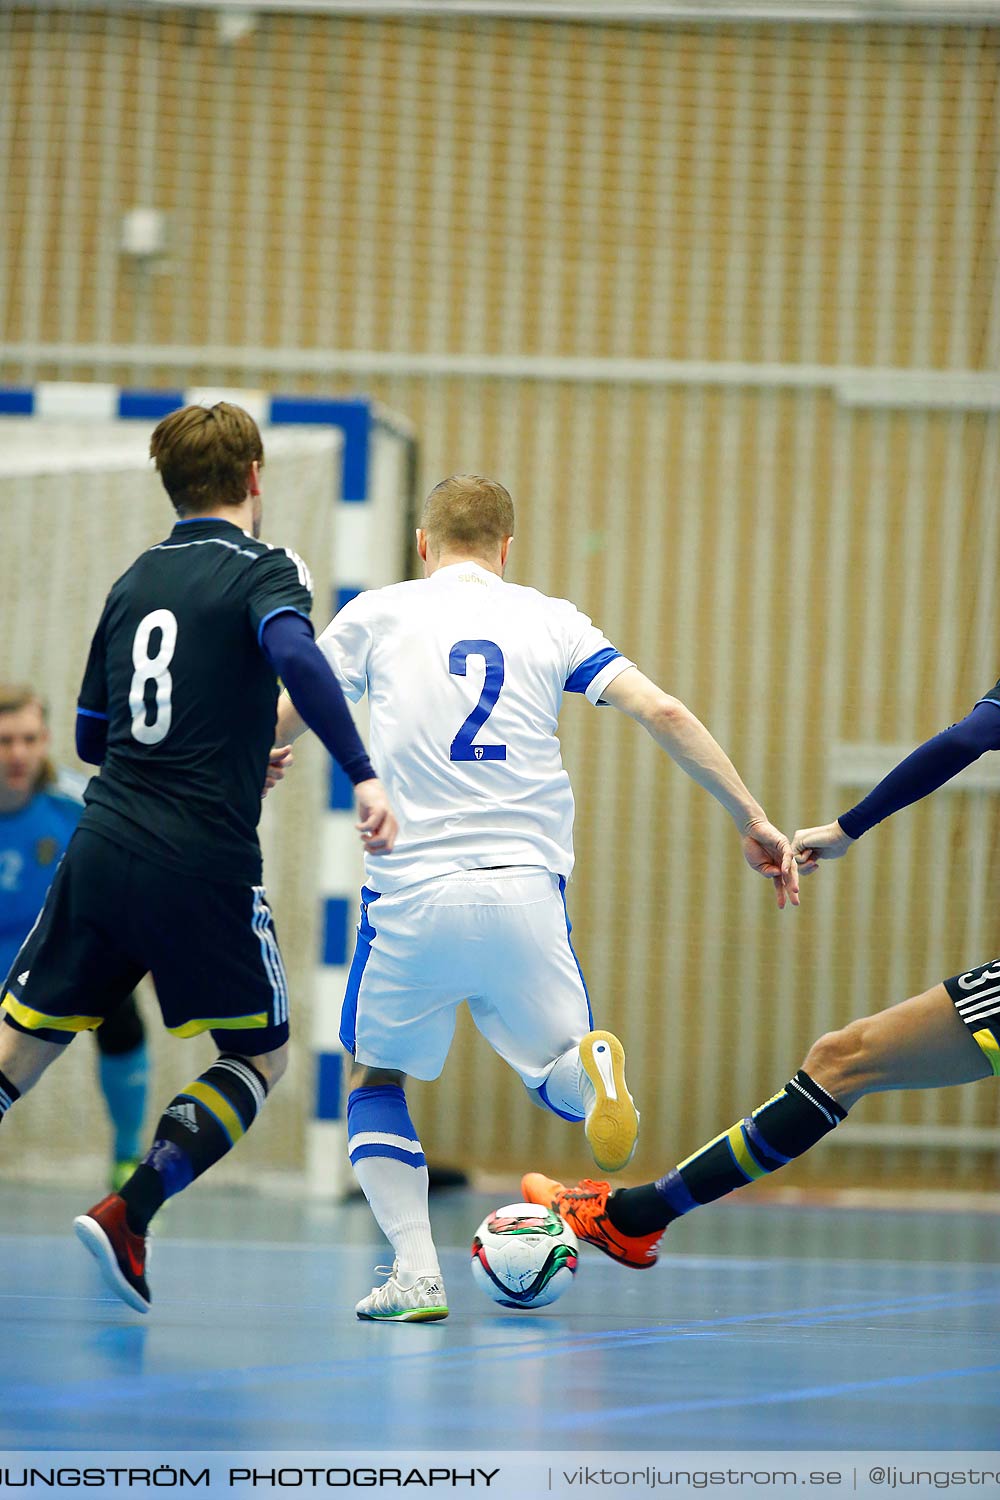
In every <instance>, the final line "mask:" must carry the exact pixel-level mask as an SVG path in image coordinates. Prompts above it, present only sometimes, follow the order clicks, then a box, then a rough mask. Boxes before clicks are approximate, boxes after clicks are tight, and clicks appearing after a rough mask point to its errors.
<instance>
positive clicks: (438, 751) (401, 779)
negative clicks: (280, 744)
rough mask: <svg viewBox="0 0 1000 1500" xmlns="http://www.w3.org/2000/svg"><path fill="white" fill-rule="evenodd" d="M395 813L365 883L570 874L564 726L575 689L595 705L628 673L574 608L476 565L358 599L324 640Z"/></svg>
mask: <svg viewBox="0 0 1000 1500" xmlns="http://www.w3.org/2000/svg"><path fill="white" fill-rule="evenodd" d="M319 646H320V649H321V650H322V651H323V653H324V655H325V656H326V658H327V660H328V661H329V662H330V665H331V667H332V668H333V670H334V672H335V673H336V675H337V678H338V680H339V681H340V683H341V686H342V687H343V689H344V692H345V693H346V695H347V697H348V698H350V699H351V700H352V702H357V700H358V699H359V698H360V697H361V696H362V694H363V693H365V692H366V691H367V693H368V696H369V706H370V710H371V754H372V760H373V762H374V765H375V767H376V770H377V772H378V774H379V776H381V778H382V780H383V781H384V783H385V786H386V790H387V791H388V794H389V799H390V801H391V803H392V806H393V808H394V810H395V812H396V815H397V817H398V818H399V825H400V833H399V839H398V841H397V844H396V847H395V849H394V850H393V852H392V854H390V855H388V856H383V857H380V858H379V859H378V860H374V859H372V860H369V861H367V864H366V872H367V875H366V878H367V882H368V884H369V886H371V887H372V889H374V890H378V891H386V892H388V891H395V890H401V889H402V888H403V887H405V886H408V885H413V884H415V883H416V882H418V881H421V880H430V879H434V878H435V877H437V876H440V875H445V874H451V873H453V872H455V871H457V870H467V869H476V868H480V867H482V866H489V865H498V866H499V865H540V866H543V867H544V868H545V869H548V870H551V871H552V872H553V873H554V874H557V875H564V876H565V875H569V873H570V871H571V869H572V867H573V810H574V808H573V793H572V790H571V789H570V783H569V777H568V776H567V774H566V771H565V770H564V769H563V764H562V757H561V755H560V749H559V741H558V739H557V737H556V725H557V721H558V717H559V708H560V704H561V702H562V695H563V693H564V692H576V693H584V694H585V695H586V696H587V697H588V698H589V699H590V701H591V702H592V703H597V702H599V700H600V696H601V693H602V692H603V691H604V689H605V688H606V687H607V686H608V684H609V683H610V682H612V681H613V680H614V678H615V677H617V676H618V675H619V673H621V672H623V671H625V669H626V668H628V667H631V666H632V665H633V663H632V662H630V661H629V660H628V659H627V658H626V657H623V656H622V655H621V653H620V652H618V651H616V650H615V648H614V646H612V645H611V643H610V641H608V640H607V639H606V638H605V636H603V635H602V634H601V632H600V631H599V630H598V629H597V628H596V627H595V626H594V625H593V624H591V622H590V620H589V619H588V618H587V616H586V615H584V614H581V612H580V611H579V610H578V609H577V608H576V606H575V605H573V604H571V603H570V602H569V601H568V600H566V599H550V598H549V597H548V596H547V595H545V594H540V593H539V592H538V591H537V590H536V589H529V588H522V587H520V586H519V585H517V584H510V583H505V582H504V581H503V580H502V579H501V578H498V577H497V576H496V574H494V573H491V572H490V571H489V570H488V569H487V568H482V567H480V566H479V565H478V564H476V563H454V564H452V565H450V566H449V567H446V568H440V569H438V571H437V572H436V573H434V574H433V575H432V576H431V577H430V578H428V579H421V580H419V581H416V582H410V583H398V584H393V585H391V586H390V587H388V588H383V589H373V590H371V591H370V592H368V593H364V594H360V595H359V596H358V597H357V598H356V599H353V600H351V601H350V603H348V604H346V605H345V606H344V607H343V609H341V611H340V612H339V614H338V615H337V616H336V617H335V619H334V620H333V621H331V623H330V624H329V625H328V626H327V628H326V630H325V631H324V632H323V634H322V635H321V636H320V637H319Z"/></svg>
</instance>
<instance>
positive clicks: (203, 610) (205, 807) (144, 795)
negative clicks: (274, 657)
mask: <svg viewBox="0 0 1000 1500" xmlns="http://www.w3.org/2000/svg"><path fill="white" fill-rule="evenodd" d="M311 607H312V580H311V578H310V577H309V572H308V569H307V568H306V566H305V564H304V563H303V562H302V560H301V558H299V557H298V556H297V555H296V554H295V553H294V552H290V551H286V550H285V549H282V548H277V547H270V546H268V544H267V543H266V542H259V541H255V540H254V539H253V538H252V537H251V536H250V535H249V534H248V533H247V532H244V531H241V530H240V529H239V527H237V526H234V525H232V524H231V523H230V522H228V521H222V520H218V519H215V518H208V517H206V518H198V519H196V520H190V521H179V522H178V523H177V525H176V526H175V527H174V529H173V531H172V532H171V534H170V536H169V537H168V538H167V539H166V541H163V542H160V543H159V544H158V545H157V546H155V547H151V548H150V549H149V551H147V552H144V553H143V554H142V556H141V557H139V558H138V559H137V561H136V562H134V563H133V564H132V566H131V567H130V568H129V570H128V572H127V573H125V574H123V575H122V577H121V578H119V579H118V581H117V583H116V584H115V585H114V587H113V588H112V590H111V592H110V594H109V595H108V599H107V603H106V604H105V607H104V613H103V614H102V616H101V620H100V623H99V625H98V627H97V631H96V633H95V635H94V639H93V642H92V643H91V648H90V657H89V660H88V662H87V670H86V673H85V674H84V679H83V686H82V688H81V690H80V699H79V710H78V711H79V712H80V713H82V714H85V715H91V716H94V717H97V718H106V719H107V721H108V749H107V755H106V757H105V760H104V764H103V766H102V768H101V772H100V775H99V776H95V777H94V778H93V780H92V781H91V782H90V785H89V786H88V788H87V791H86V793H85V795H84V801H85V802H86V804H87V806H86V810H85V812H84V815H83V818H82V820H81V825H80V826H81V827H86V828H90V829H91V830H92V831H93V832H94V833H98V834H103V835H104V836H105V837H107V838H109V839H112V840H113V841H114V842H116V843H119V844H122V845H124V846H125V847H126V848H129V849H132V850H134V851H135V852H136V853H139V854H144V855H146V856H147V858H153V859H156V860H158V861H159V862H160V863H161V864H163V865H165V866H167V867H168V868H171V869H175V870H178V871H182V872H184V873H187V874H191V875H200V876H202V877H204V878H207V879H212V880H226V881H239V882H250V883H251V884H253V883H255V882H257V881H258V880H259V879H260V872H261V859H260V845H259V842H258V839H257V823H258V820H259V818H260V799H261V790H262V787H263V784H264V775H265V770H266V765H267V757H268V751H269V750H270V747H271V743H272V740H273V736H274V725H275V712H276V704H277V680H276V677H275V674H274V671H273V669H272V667H271V666H270V664H269V662H268V660H267V658H266V657H265V656H264V653H263V651H262V649H261V645H260V639H261V632H262V630H263V627H264V625H265V624H266V622H267V621H268V620H269V619H270V618H271V616H272V615H275V614H281V613H284V612H286V611H289V610H291V611H294V612H295V613H297V614H301V615H304V616H305V617H306V618H308V616H309V611H310V609H311Z"/></svg>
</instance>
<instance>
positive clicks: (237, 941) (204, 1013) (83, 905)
mask: <svg viewBox="0 0 1000 1500" xmlns="http://www.w3.org/2000/svg"><path fill="white" fill-rule="evenodd" d="M145 974H151V975H152V977H153V982H154V984H155V986H156V994H157V998H158V1000H159V1003H160V1010H161V1012H162V1015H163V1023H164V1025H165V1026H166V1028H167V1030H168V1031H170V1032H172V1033H173V1034H174V1036H196V1035H198V1034H199V1033H200V1032H203V1031H210V1032H211V1033H212V1036H213V1037H214V1039H215V1041H216V1042H217V1043H218V1045H219V1046H220V1047H221V1048H222V1049H223V1050H224V1051H226V1052H237V1053H241V1054H242V1055H243V1056H245V1057H254V1056H257V1055H259V1054H262V1053H265V1052H274V1051H275V1050H276V1049H277V1048H278V1047H281V1046H283V1045H284V1043H285V1042H286V1041H287V1040H288V982H287V979H286V977H285V968H284V964H283V963H282V960H281V953H280V950H279V948H278V939H277V934H276V933H275V930H274V920H273V918H272V916H271V909H270V907H269V906H268V903H267V897H266V895H265V892H264V888H263V886H248V885H238V884H229V883H227V882H224V881H215V880H201V879H198V878H197V877H195V876H190V875H182V874H178V873H177V872H176V871H173V870H165V869H164V868H163V867H162V866H161V865H158V864H156V863H154V861H152V860H146V859H144V858H142V857H141V856H139V855H137V854H134V853H133V852H132V851H131V850H128V849H123V848H121V847H120V846H119V845H116V844H115V843H113V842H112V841H111V840H109V839H105V838H102V837H101V836H100V835H99V834H96V833H94V832H93V830H91V829H82V828H81V829H78V830H77V831H76V833H75V834H74V835H73V838H72V839H71V841H70V845H69V848H68V849H67V851H66V854H65V856H64V857H63V860H62V863H61V864H60V866H59V869H58V870H57V872H56V877H55V879H54V880H53V882H52V885H51V886H50V888H49V893H48V896H47V897H46V900H45V905H44V906H43V907H42V910H41V913H40V915H39V918H38V921H37V922H36V923H35V926H34V928H33V929H32V931H31V933H30V934H29V935H28V938H27V940H26V941H25V943H24V944H23V946H22V948H21V951H20V952H19V953H18V955H17V957H16V959H15V960H14V963H13V966H12V967H11V970H10V973H9V974H8V975H7V979H6V982H5V984H4V987H3V999H2V1009H3V1012H4V1020H5V1022H6V1023H7V1025H8V1026H13V1027H14V1028H15V1030H17V1031H25V1032H28V1033H30V1034H31V1035H32V1036H37V1037H40V1038H42V1039H43V1040H44V1041H47V1042H56V1043H60V1044H65V1043H68V1042H71V1041H72V1040H73V1037H74V1036H75V1035H76V1034H77V1032H79V1031H91V1030H94V1029H95V1028H97V1027H98V1026H100V1025H101V1023H102V1022H103V1021H104V1020H106V1019H107V1017H109V1016H111V1015H113V1014H114V1012H115V1011H116V1010H117V1009H118V1007H119V1006H120V1005H122V1004H123V1003H124V1002H125V1001H126V1000H127V998H128V996H129V995H130V994H131V993H132V991H133V990H134V989H135V987H136V985H137V984H138V983H139V980H140V979H142V977H143V975H145Z"/></svg>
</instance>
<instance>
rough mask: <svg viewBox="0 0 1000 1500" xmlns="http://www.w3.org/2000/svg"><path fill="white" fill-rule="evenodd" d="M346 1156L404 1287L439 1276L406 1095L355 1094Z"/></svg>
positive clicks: (422, 1164) (379, 1090)
mask: <svg viewBox="0 0 1000 1500" xmlns="http://www.w3.org/2000/svg"><path fill="white" fill-rule="evenodd" d="M347 1151H348V1155H349V1156H350V1158H351V1165H352V1167H353V1168H354V1174H355V1176H356V1177H357V1179H358V1182H359V1183H360V1185H361V1190H362V1192H363V1193H364V1195H365V1197H366V1198H367V1199H368V1206H369V1207H370V1209H371V1211H372V1213H373V1214H374V1216H375V1220H376V1222H377V1224H378V1226H379V1228H380V1229H381V1231H382V1233H383V1234H384V1235H385V1237H386V1239H387V1240H388V1241H389V1243H390V1245H391V1246H392V1250H393V1255H394V1256H395V1259H396V1261H397V1262H398V1265H397V1271H396V1275H397V1278H398V1280H399V1282H400V1283H401V1284H402V1285H403V1286H409V1285H411V1284H412V1282H413V1281H414V1279H415V1278H416V1277H417V1276H440V1275H441V1266H440V1264H439V1262H438V1257H437V1251H436V1250H435V1248H434V1240H433V1238H432V1236H431V1223H430V1216H429V1214H428V1209H427V1190H428V1174H427V1159H426V1157H425V1156H424V1153H423V1150H422V1148H421V1145H420V1142H419V1140H418V1139H417V1134H416V1131H415V1130H414V1128H413V1122H412V1121H411V1119H410V1113H409V1110H408V1109H407V1107H406V1096H405V1094H404V1093H403V1090H402V1089H401V1088H399V1087H397V1086H396V1085H394V1084H379V1085H375V1086H370V1087H366V1088H360V1089H354V1090H352V1092H351V1096H350V1098H349V1099H348V1101H347Z"/></svg>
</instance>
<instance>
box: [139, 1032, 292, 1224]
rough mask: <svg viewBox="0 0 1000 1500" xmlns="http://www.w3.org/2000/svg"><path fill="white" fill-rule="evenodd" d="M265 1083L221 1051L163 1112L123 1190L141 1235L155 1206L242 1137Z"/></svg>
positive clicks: (255, 1112)
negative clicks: (151, 1142) (152, 1135)
mask: <svg viewBox="0 0 1000 1500" xmlns="http://www.w3.org/2000/svg"><path fill="white" fill-rule="evenodd" d="M266 1098H267V1084H266V1082H265V1081H264V1079H263V1078H262V1077H261V1075H260V1074H259V1073H258V1072H257V1069H256V1068H255V1067H253V1065H252V1064H251V1063H248V1062H247V1060H246V1058H243V1057H232V1056H229V1055H228V1054H227V1053H223V1054H222V1056H221V1057H219V1058H218V1059H217V1060H216V1061H215V1062H214V1063H213V1064H212V1066H211V1067H210V1068H209V1069H208V1072H207V1073H202V1075H201V1077H200V1078H196V1079H195V1081H194V1083H189V1084H188V1086H187V1088H184V1089H181V1091H180V1093H179V1094H178V1095H177V1097H176V1099H172V1100H171V1101H170V1103H169V1104H168V1105H167V1108H166V1109H165V1110H164V1112H163V1115H162V1117H161V1119H160V1123H159V1124H158V1125H157V1127H156V1135H155V1137H154V1140H153V1144H152V1147H151V1148H150V1150H149V1151H148V1152H147V1153H146V1156H145V1157H144V1158H143V1160H142V1162H141V1163H140V1165H139V1166H138V1167H137V1168H136V1170H135V1172H134V1173H133V1174H132V1176H131V1177H130V1178H129V1180H128V1182H126V1184H125V1186H124V1187H123V1188H122V1190H121V1196H122V1198H124V1200H125V1209H126V1218H127V1220H128V1226H129V1228H130V1229H131V1230H132V1232H133V1233H134V1234H145V1232H146V1229H147V1227H148V1225H149V1221H150V1219H151V1218H152V1217H153V1215H154V1214H155V1213H156V1211H157V1209H158V1208H160V1207H161V1206H162V1204H163V1203H164V1202H165V1201H166V1200H167V1199H168V1198H173V1197H174V1195H175V1194H176V1193H181V1192H183V1191H184V1189H185V1188H186V1187H187V1186H188V1184H189V1183H192V1182H193V1181H194V1179H195V1178H196V1177H200V1176H201V1174H202V1173H203V1172H207V1171H208V1169H209V1167H212V1166H214V1165H215V1163H216V1162H217V1161H221V1159H222V1157H224V1156H225V1155H226V1154H227V1152H229V1151H231V1150H232V1148H233V1147H234V1146H235V1145H236V1142H237V1141H238V1140H240V1138H241V1137H242V1136H244V1135H246V1133H247V1131H248V1130H249V1129H250V1126H251V1125H252V1124H253V1122H254V1120H255V1119H256V1118H257V1116H258V1114H259V1113H260V1110H261V1108H262V1107H263V1104H264V1100H265V1099H266Z"/></svg>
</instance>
